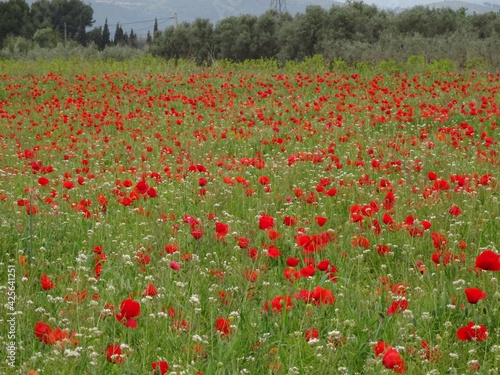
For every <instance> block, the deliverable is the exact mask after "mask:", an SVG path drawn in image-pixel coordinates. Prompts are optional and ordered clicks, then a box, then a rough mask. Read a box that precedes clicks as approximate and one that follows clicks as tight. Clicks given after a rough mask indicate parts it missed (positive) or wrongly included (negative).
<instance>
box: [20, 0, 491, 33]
mask: <svg viewBox="0 0 500 375" xmlns="http://www.w3.org/2000/svg"><path fill="white" fill-rule="evenodd" d="M418 1H419V0H412V1H408V0H404V1H402V0H399V1H396V0H384V1H383V2H382V1H381V0H366V1H365V3H367V4H372V3H374V4H385V5H378V7H379V9H391V8H389V6H391V5H392V9H393V10H396V11H401V10H404V9H408V8H410V7H413V6H415V5H416V3H418ZM490 1H496V2H497V1H498V0H490ZM27 2H28V3H29V4H32V3H33V2H34V0H27ZM84 2H85V3H88V4H89V5H90V6H91V7H92V9H93V10H94V19H95V23H94V26H95V27H98V26H103V25H104V22H105V20H106V18H107V20H108V26H109V30H110V32H111V37H113V36H114V32H115V28H116V24H117V23H120V25H121V26H122V28H123V30H124V31H125V32H129V31H130V29H133V30H134V33H135V34H137V35H138V36H139V37H146V35H147V33H148V31H150V32H152V31H153V26H154V20H155V18H157V19H158V27H159V29H160V30H164V29H166V28H167V27H169V26H173V25H174V23H175V16H176V19H177V22H178V23H181V22H192V21H194V20H195V19H196V18H205V19H209V20H210V21H211V22H212V23H213V24H214V25H215V24H216V23H217V22H219V21H221V20H222V19H224V18H227V17H231V16H240V15H242V14H252V15H256V16H259V15H261V14H263V13H264V12H266V11H267V10H268V9H269V8H270V3H271V1H270V0H251V1H250V0H138V1H131V0H90V1H89V2H87V0H84ZM344 3H345V0H343V1H333V0H286V7H287V11H288V13H290V14H291V15H296V14H297V13H304V12H305V9H306V7H307V6H309V5H319V6H321V7H323V8H325V9H330V8H331V7H332V5H344ZM425 6H428V7H430V8H442V7H449V8H451V9H454V10H458V9H460V8H465V9H467V12H468V13H470V14H472V13H474V12H475V13H486V12H490V11H495V12H497V11H500V5H498V4H493V3H491V2H480V1H477V2H474V3H472V2H466V1H440V2H435V3H431V4H429V3H427V4H426V5H425Z"/></svg>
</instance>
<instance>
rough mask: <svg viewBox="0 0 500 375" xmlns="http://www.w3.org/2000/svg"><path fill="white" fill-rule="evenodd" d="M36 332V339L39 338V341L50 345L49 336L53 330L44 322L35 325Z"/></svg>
mask: <svg viewBox="0 0 500 375" xmlns="http://www.w3.org/2000/svg"><path fill="white" fill-rule="evenodd" d="M34 331H35V335H36V337H38V340H40V341H41V342H44V343H46V344H48V343H49V335H50V334H51V333H52V328H51V327H50V326H49V325H48V324H46V323H44V322H38V323H36V324H35V330H34Z"/></svg>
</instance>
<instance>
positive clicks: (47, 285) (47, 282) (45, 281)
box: [40, 273, 55, 290]
mask: <svg viewBox="0 0 500 375" xmlns="http://www.w3.org/2000/svg"><path fill="white" fill-rule="evenodd" d="M40 284H42V288H43V290H50V289H52V288H55V284H54V283H53V282H52V280H51V279H50V278H49V277H48V276H47V274H46V273H44V274H43V275H42V277H41V278H40Z"/></svg>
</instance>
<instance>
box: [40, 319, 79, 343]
mask: <svg viewBox="0 0 500 375" xmlns="http://www.w3.org/2000/svg"><path fill="white" fill-rule="evenodd" d="M34 333H35V336H36V337H37V338H38V340H40V341H41V342H43V343H45V344H50V345H54V344H56V343H61V342H62V344H61V345H62V346H64V345H65V343H66V342H67V341H68V340H71V341H72V343H73V344H74V345H78V343H77V342H76V341H75V340H74V337H75V335H76V333H75V332H72V333H71V334H70V333H69V332H68V331H66V330H62V329H60V328H55V329H52V328H51V327H50V326H49V325H48V324H46V323H44V322H38V323H36V324H35V329H34Z"/></svg>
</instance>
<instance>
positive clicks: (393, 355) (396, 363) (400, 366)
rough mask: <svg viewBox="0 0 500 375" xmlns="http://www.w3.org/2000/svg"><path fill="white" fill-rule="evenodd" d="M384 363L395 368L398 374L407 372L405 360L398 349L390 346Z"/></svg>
mask: <svg viewBox="0 0 500 375" xmlns="http://www.w3.org/2000/svg"><path fill="white" fill-rule="evenodd" d="M382 364H383V365H384V366H385V367H386V368H388V369H391V370H393V371H394V372H396V373H398V374H402V373H403V372H405V370H406V369H405V361H404V360H403V358H402V357H401V355H400V354H399V353H398V352H397V350H396V349H393V348H389V349H388V350H387V351H386V352H385V354H384V356H383V358H382Z"/></svg>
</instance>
